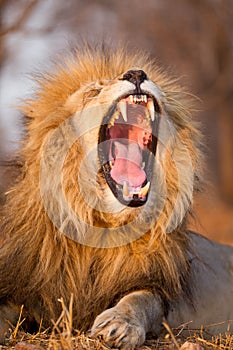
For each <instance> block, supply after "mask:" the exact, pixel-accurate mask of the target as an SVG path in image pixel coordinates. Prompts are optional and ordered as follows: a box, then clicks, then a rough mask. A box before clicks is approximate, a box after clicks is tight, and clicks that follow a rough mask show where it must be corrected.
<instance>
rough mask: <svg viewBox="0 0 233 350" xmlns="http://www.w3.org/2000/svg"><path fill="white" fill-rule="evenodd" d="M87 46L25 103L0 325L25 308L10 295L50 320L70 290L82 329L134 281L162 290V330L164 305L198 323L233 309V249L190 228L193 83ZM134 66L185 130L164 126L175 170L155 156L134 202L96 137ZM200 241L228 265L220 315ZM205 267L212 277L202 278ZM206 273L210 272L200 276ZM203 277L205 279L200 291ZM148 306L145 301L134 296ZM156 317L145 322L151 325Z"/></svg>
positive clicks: (167, 157) (5, 232)
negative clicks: (188, 88)
mask: <svg viewBox="0 0 233 350" xmlns="http://www.w3.org/2000/svg"><path fill="white" fill-rule="evenodd" d="M80 57H81V58H80V59H79V60H78V58H75V59H74V60H73V61H67V63H66V66H64V67H62V66H59V67H58V69H57V72H56V73H55V74H51V75H48V76H44V77H43V78H41V79H39V83H40V85H41V89H40V90H39V92H38V93H37V95H36V98H35V99H33V100H31V101H28V102H27V105H26V106H24V107H23V110H24V113H25V115H26V116H27V128H28V134H27V136H26V139H25V142H24V146H23V148H22V149H21V151H20V154H19V156H20V158H21V159H22V160H23V162H24V167H23V169H22V174H21V177H20V180H18V181H17V183H16V184H15V186H14V187H13V188H12V191H11V192H10V193H9V194H8V198H7V201H6V205H5V207H4V208H3V209H2V213H1V240H0V304H2V308H0V324H1V325H2V334H1V333H0V335H1V336H2V337H3V333H4V331H3V329H4V327H3V323H4V321H5V319H7V318H9V319H11V320H12V321H13V319H14V318H16V317H17V313H14V311H12V312H11V310H13V307H12V305H16V306H18V307H19V306H20V305H21V304H24V305H25V310H26V312H27V313H28V314H29V316H30V318H34V319H35V320H36V321H37V322H40V319H41V317H42V318H43V320H44V324H45V325H46V326H47V325H49V324H50V322H51V319H52V318H53V319H56V318H57V317H58V316H59V313H60V309H59V307H60V306H59V303H58V302H57V299H58V298H60V297H63V298H64V300H65V302H66V303H69V300H70V297H71V294H73V298H74V305H73V306H74V310H73V316H74V320H73V321H74V327H76V328H79V329H83V330H87V329H88V328H89V327H91V325H92V324H93V321H94V319H95V318H96V317H97V315H99V314H100V313H101V312H103V311H104V310H105V309H107V308H109V307H113V306H114V305H115V304H116V303H117V302H119V300H121V298H122V297H124V296H127V295H129V296H130V295H132V296H133V299H134V293H133V292H135V291H145V293H146V297H145V298H147V293H148V295H149V296H148V297H149V298H150V299H153V302H152V303H153V307H151V310H152V309H153V310H154V307H155V310H154V312H156V313H157V315H158V316H155V315H154V316H153V315H152V316H150V317H152V319H151V322H152V323H154V319H156V320H157V321H158V322H157V323H158V324H157V325H156V327H155V326H153V329H154V331H155V333H158V332H159V330H160V327H161V320H160V318H162V316H165V317H168V318H169V319H170V320H171V324H172V325H178V324H179V323H180V322H183V321H189V320H191V319H193V318H195V322H196V323H195V324H200V325H201V324H202V323H206V321H207V323H210V322H211V321H212V323H214V322H215V321H225V320H227V319H229V318H233V315H232V314H231V313H230V311H229V310H232V309H233V307H230V306H232V299H233V298H232V299H231V298H230V296H232V293H233V281H232V260H231V259H232V249H231V248H221V247H220V248H216V246H215V245H212V244H210V243H208V241H206V240H203V238H201V237H200V238H198V242H201V243H200V244H199V243H198V244H199V245H200V247H198V249H197V250H196V249H195V248H194V246H193V244H192V241H193V239H192V238H191V239H190V234H189V233H188V232H187V228H186V221H187V215H186V212H188V211H189V206H190V204H191V202H192V192H193V190H194V191H195V190H196V189H197V188H198V187H199V182H198V181H199V178H200V175H199V171H200V166H199V161H200V151H199V139H200V135H199V132H198V131H197V130H196V128H195V125H194V123H193V122H192V121H191V116H190V111H189V109H188V103H189V101H188V99H187V97H186V95H185V94H183V93H182V91H181V90H179V88H178V87H177V86H176V84H175V83H174V82H169V80H167V79H166V78H165V77H164V75H163V74H162V73H160V72H159V70H158V68H156V66H155V65H154V64H153V63H152V62H150V61H149V60H148V59H147V58H146V57H143V56H140V57H139V56H137V55H132V56H127V55H126V54H125V52H124V51H123V50H119V51H118V52H112V53H106V52H105V53H104V52H101V51H99V52H97V53H94V54H93V53H92V52H90V51H87V52H86V53H84V54H82V53H80ZM135 66H137V67H138V66H140V68H141V69H143V70H144V71H146V73H147V75H148V77H149V78H150V79H151V81H153V82H155V83H156V87H155V85H153V84H152V83H151V82H143V83H142V84H141V86H142V87H143V86H145V89H148V90H151V91H155V94H157V99H158V101H159V103H160V105H161V109H162V110H164V114H166V115H167V116H168V119H169V120H170V121H169V125H170V124H173V125H174V128H173V125H172V126H171V129H172V130H173V129H174V130H173V133H174V135H175V136H174V135H173V137H168V136H167V134H166V126H165V127H164V130H165V131H164V130H163V127H160V130H161V133H163V136H161V138H163V140H162V141H164V143H166V142H168V144H166V147H165V148H164V147H163V146H162V143H163V142H161V144H159V146H158V150H157V153H156V157H157V161H158V164H160V165H161V167H162V169H163V172H165V175H166V176H165V181H163V179H162V175H161V174H162V173H163V172H161V173H160V171H159V170H158V169H159V168H157V170H156V179H154V180H153V179H152V188H151V190H150V194H149V197H148V201H147V203H146V204H145V206H144V207H138V208H130V207H126V206H123V205H122V204H120V203H119V202H118V201H117V200H116V199H115V198H114V196H113V194H112V193H111V191H110V190H109V188H107V185H106V183H105V180H104V178H103V176H101V175H100V172H99V169H98V166H99V165H98V162H97V161H96V156H97V152H96V150H95V147H96V145H97V143H98V128H99V125H100V124H101V122H102V119H103V116H104V115H105V114H106V112H107V110H108V109H109V107H110V106H111V103H112V101H113V100H114V99H116V98H118V96H120V95H121V94H125V93H126V92H128V90H129V88H130V84H131V83H130V82H125V81H122V80H121V79H120V78H121V76H122V74H123V73H124V72H126V71H127V70H128V69H130V68H132V67H135ZM131 85H132V84H131ZM93 111H94V112H93ZM161 123H162V122H161ZM74 129H75V132H74ZM77 134H78V136H77ZM158 140H159V141H160V136H159V137H158ZM180 140H181V142H180ZM93 147H94V151H93ZM169 147H170V148H169ZM171 149H172V152H171V151H170V150H171ZM87 154H88V155H89V158H88V157H86V155H87ZM61 160H62V162H61V164H60V161H61ZM93 164H94V165H93ZM155 166H156V165H155ZM177 167H178V170H177ZM58 170H61V172H62V175H61V173H59V171H58ZM179 171H180V173H179ZM180 174H182V176H180ZM77 179H78V181H77ZM153 183H154V184H155V183H156V184H157V185H156V191H157V192H156V191H155V190H154V189H153ZM164 186H166V195H164V193H163V192H162V191H163V189H164ZM158 188H159V189H158ZM158 191H160V192H159V196H158ZM64 198H65V201H66V202H67V203H69V207H66V206H65V205H64ZM160 202H162V204H161V203H160ZM157 203H159V204H157ZM70 208H71V209H72V210H71V209H70ZM143 208H145V209H143ZM77 217H78V220H77V219H76V218H77ZM154 217H156V219H155V218H154ZM138 218H139V219H138ZM135 220H138V221H136V223H135V224H134V222H135ZM126 223H129V225H128V226H129V227H128V226H127V225H126ZM97 233H98V234H97ZM131 234H132V237H131ZM191 237H192V235H191ZM195 240H196V239H195ZM202 242H204V243H203V244H204V247H209V250H208V253H206V252H205V251H204V250H203V253H202ZM199 248H200V252H201V253H200V260H202V259H203V260H204V261H205V258H207V264H208V263H209V262H210V264H211V265H212V263H213V264H215V265H216V268H215V270H216V271H217V273H218V274H220V275H221V276H220V278H221V279H222V282H220V280H219V277H218V282H220V284H219V285H220V287H219V288H220V289H219V293H218V294H221V295H219V296H216V303H217V304H218V303H219V305H220V304H221V310H222V312H220V311H219V312H218V313H217V315H218V316H219V318H218V319H216V318H215V316H216V315H215V314H214V313H212V311H211V310H207V309H206V310H205V308H203V310H205V312H204V313H202V312H201V311H200V308H201V309H202V300H203V301H205V300H207V301H208V300H209V301H210V300H211V298H212V297H213V296H214V297H215V294H214V293H215V291H216V290H217V288H218V287H217V286H216V284H215V283H214V284H213V286H214V290H212V289H211V281H212V280H213V278H214V276H212V270H211V267H210V268H209V266H205V265H204V264H203V266H202V265H201V264H202V263H200V262H199V260H198V256H199ZM203 249H205V248H203ZM224 249H225V250H224ZM213 253H214V254H215V257H214V258H213V261H212V260H211V259H212V256H213ZM205 254H207V256H206V257H205ZM218 255H219V257H217V256H218ZM223 255H224V256H223ZM230 264H231V265H230ZM228 266H229V269H228V270H227V267H228ZM230 266H231V267H230ZM202 270H203V271H202ZM200 271H201V272H200ZM205 272H206V273H207V276H209V277H208V278H207V277H204V278H202V276H204V275H205ZM196 277H197V278H198V279H199V278H201V279H202V282H201V285H199V282H198V281H196ZM204 283H207V286H206V287H205V285H204ZM216 283H217V282H216ZM202 284H203V285H202ZM223 285H225V287H223ZM199 287H201V289H203V288H204V290H203V291H202V292H199ZM202 287H203V288H202ZM206 288H209V289H208V290H207V293H206V294H207V297H204V295H205V292H206V291H205V289H206ZM197 290H198V292H197ZM143 293H144V292H142V294H143ZM198 293H201V294H198ZM208 294H211V295H209V296H208ZM224 294H225V296H224V303H225V304H224V305H227V303H228V304H229V303H230V305H229V307H227V306H226V307H222V301H220V302H218V301H217V299H218V297H219V300H221V298H222V297H223V295H224ZM152 296H153V297H152ZM210 296H211V298H209V297H210ZM154 298H155V299H156V298H157V299H156V300H157V301H156V302H155V303H154ZM202 298H203V299H202ZM122 300H125V299H122ZM179 300H182V303H185V305H186V309H185V310H186V311H185V314H182V312H181V315H179V313H177V312H175V315H174V313H172V312H171V310H172V306H171V305H173V304H177V303H178V302H179ZM157 303H158V305H157ZM129 304H130V302H129ZM133 304H135V301H134V302H133ZM146 304H148V305H150V302H148V303H146ZM204 304H205V306H206V305H207V302H204ZM7 305H9V307H8V306H7ZM120 305H122V304H121V303H120ZM123 305H125V304H124V302H123ZM141 305H143V302H142V304H141ZM139 306H140V304H138V305H137V302H136V304H135V308H136V309H137V308H138V307H139ZM209 306H212V304H210V305H209ZM124 307H125V306H124ZM181 309H184V306H182V307H181ZM151 310H150V311H151ZM194 310H195V311H194ZM127 312H128V311H127V307H126V314H127ZM129 313H130V311H129ZM149 313H150V312H149ZM199 314H200V315H201V316H200V317H199V316H198V315H199ZM211 315H213V317H212V318H211ZM144 316H145V315H144ZM148 317H149V316H148ZM153 317H154V319H153ZM108 323H109V322H108ZM110 324H111V322H110ZM6 328H7V326H6V327H5V329H6ZM97 328H98V327H97ZM139 328H140V327H139ZM149 328H151V326H150V327H149V326H148V325H147V326H145V332H147V331H149V330H150V329H149ZM93 333H96V330H95V326H94V328H93ZM136 333H137V332H136ZM106 339H107V340H109V339H108V336H106ZM143 339H144V338H143V335H140V336H138V339H137V340H135V344H134V343H132V345H131V346H132V347H134V346H135V345H138V344H139V343H142V342H143ZM109 342H110V343H111V340H109ZM113 344H114V343H113ZM115 345H116V344H115ZM118 345H119V344H118ZM129 348H130V345H129Z"/></svg>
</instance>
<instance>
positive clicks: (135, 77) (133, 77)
mask: <svg viewBox="0 0 233 350" xmlns="http://www.w3.org/2000/svg"><path fill="white" fill-rule="evenodd" d="M146 79H147V75H146V73H145V72H144V71H143V70H141V69H139V70H136V69H135V70H133V69H132V70H128V72H126V73H125V74H124V75H123V80H128V81H129V82H130V83H133V84H134V85H135V86H136V90H137V92H138V93H140V84H141V83H143V81H144V80H146Z"/></svg>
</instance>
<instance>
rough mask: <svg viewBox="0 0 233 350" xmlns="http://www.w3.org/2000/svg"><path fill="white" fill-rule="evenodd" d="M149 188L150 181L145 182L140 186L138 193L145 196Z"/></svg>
mask: <svg viewBox="0 0 233 350" xmlns="http://www.w3.org/2000/svg"><path fill="white" fill-rule="evenodd" d="M149 188H150V181H149V182H147V184H146V186H144V187H142V188H141V190H140V195H141V196H146V195H147V193H148V191H149Z"/></svg>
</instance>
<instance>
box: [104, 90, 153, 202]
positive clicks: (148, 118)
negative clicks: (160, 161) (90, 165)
mask: <svg viewBox="0 0 233 350" xmlns="http://www.w3.org/2000/svg"><path fill="white" fill-rule="evenodd" d="M156 112H159V107H158V105H157V103H156V101H155V100H154V98H153V97H151V96H148V95H146V94H140V95H128V96H125V97H124V98H121V99H120V100H119V101H118V102H117V103H115V104H114V105H113V106H112V107H111V108H110V110H109V112H108V113H107V115H106V116H105V117H104V119H103V122H102V126H101V128H100V132H99V145H98V152H99V159H100V162H101V166H102V171H103V174H104V176H105V179H106V181H107V184H108V185H109V187H110V189H111V190H112V192H113V194H114V195H115V197H116V198H117V199H118V200H119V201H120V202H121V203H123V204H125V205H127V206H131V207H132V206H133V207H135V206H140V205H143V204H144V203H145V202H146V200H147V198H148V193H149V191H150V181H151V176H152V169H153V162H154V156H155V152H156V146H157V138H156V136H155V135H156V134H157V128H158V120H157V118H156Z"/></svg>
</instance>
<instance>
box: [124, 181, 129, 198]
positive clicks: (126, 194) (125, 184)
mask: <svg viewBox="0 0 233 350" xmlns="http://www.w3.org/2000/svg"><path fill="white" fill-rule="evenodd" d="M123 196H124V197H128V196H129V189H128V186H127V183H126V181H124V183H123Z"/></svg>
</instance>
